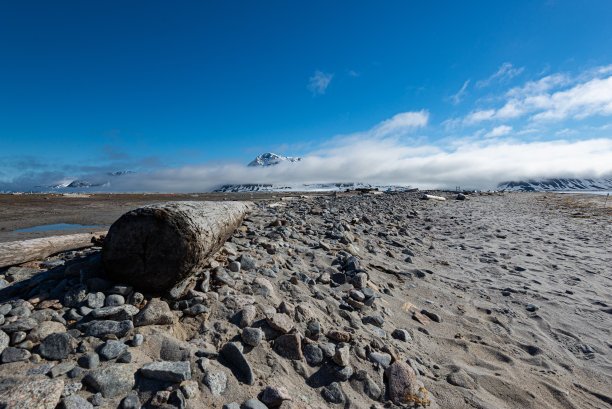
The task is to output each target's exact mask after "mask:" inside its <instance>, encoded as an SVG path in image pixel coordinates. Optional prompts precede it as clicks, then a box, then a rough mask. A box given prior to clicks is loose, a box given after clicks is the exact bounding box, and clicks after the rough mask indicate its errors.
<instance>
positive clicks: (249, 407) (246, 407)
mask: <svg viewBox="0 0 612 409" xmlns="http://www.w3.org/2000/svg"><path fill="white" fill-rule="evenodd" d="M242 409H268V407H267V406H266V405H265V404H263V403H262V402H260V401H258V400H257V399H249V400H247V401H246V402H244V403H243V404H242Z"/></svg>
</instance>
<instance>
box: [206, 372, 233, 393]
mask: <svg viewBox="0 0 612 409" xmlns="http://www.w3.org/2000/svg"><path fill="white" fill-rule="evenodd" d="M204 384H205V385H206V386H208V389H210V392H211V393H212V395H213V396H221V394H222V393H223V392H225V389H226V388H227V375H226V374H225V372H223V371H212V370H208V371H206V373H205V374H204Z"/></svg>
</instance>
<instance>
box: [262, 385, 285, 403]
mask: <svg viewBox="0 0 612 409" xmlns="http://www.w3.org/2000/svg"><path fill="white" fill-rule="evenodd" d="M286 400H291V395H289V392H288V391H287V388H285V387H284V386H275V385H268V386H266V388H265V389H264V391H263V393H262V394H261V401H262V402H263V403H265V404H266V405H267V406H268V407H270V408H275V407H277V406H280V405H281V404H282V403H283V401H286Z"/></svg>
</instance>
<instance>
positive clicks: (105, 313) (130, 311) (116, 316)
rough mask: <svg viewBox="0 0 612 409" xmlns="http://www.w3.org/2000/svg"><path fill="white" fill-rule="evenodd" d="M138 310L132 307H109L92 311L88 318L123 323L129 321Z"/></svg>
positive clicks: (128, 305) (127, 305)
mask: <svg viewBox="0 0 612 409" xmlns="http://www.w3.org/2000/svg"><path fill="white" fill-rule="evenodd" d="M139 312H140V310H139V309H138V308H136V307H134V306H133V305H130V304H126V305H118V306H111V307H101V308H96V309H95V310H92V311H91V313H90V316H91V317H92V318H97V319H100V320H112V321H125V320H131V319H132V317H133V316H134V315H136V314H138V313H139Z"/></svg>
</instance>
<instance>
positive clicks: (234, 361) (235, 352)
mask: <svg viewBox="0 0 612 409" xmlns="http://www.w3.org/2000/svg"><path fill="white" fill-rule="evenodd" d="M220 355H221V357H222V358H223V359H225V360H226V361H227V362H228V363H229V364H230V365H231V366H232V367H234V368H235V369H236V371H238V373H239V374H240V375H242V378H243V379H241V381H242V382H244V383H246V384H247V385H253V383H255V375H254V374H253V368H251V365H250V364H249V362H248V361H247V360H246V358H245V357H244V355H243V354H242V351H241V350H240V349H239V348H238V346H237V345H236V344H234V343H233V342H228V343H226V344H225V345H223V348H221V351H220Z"/></svg>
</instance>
